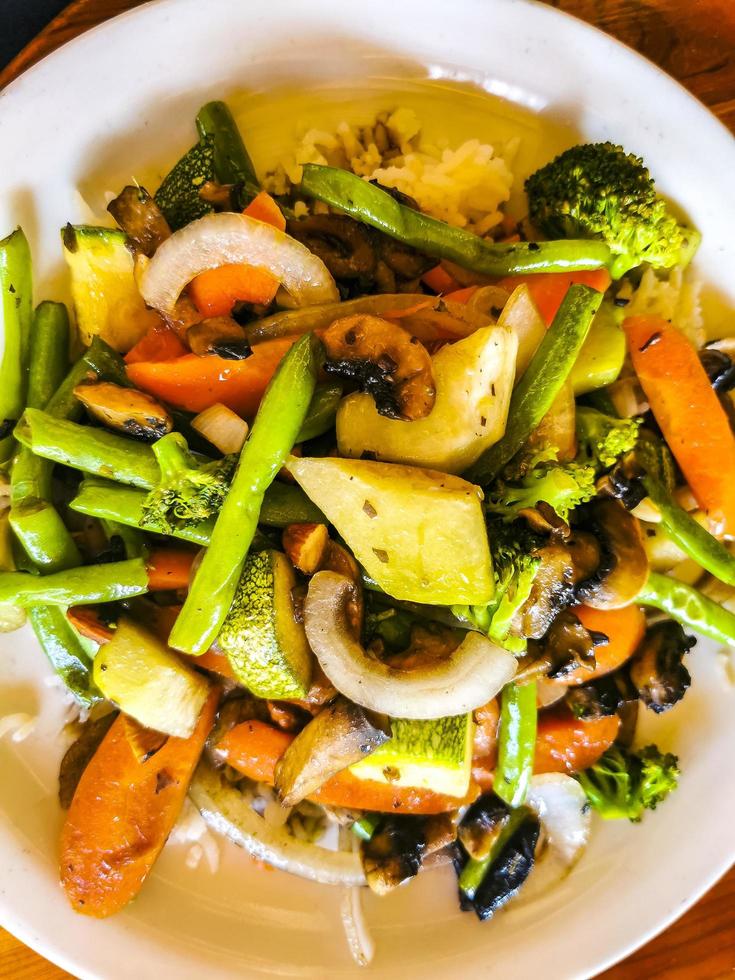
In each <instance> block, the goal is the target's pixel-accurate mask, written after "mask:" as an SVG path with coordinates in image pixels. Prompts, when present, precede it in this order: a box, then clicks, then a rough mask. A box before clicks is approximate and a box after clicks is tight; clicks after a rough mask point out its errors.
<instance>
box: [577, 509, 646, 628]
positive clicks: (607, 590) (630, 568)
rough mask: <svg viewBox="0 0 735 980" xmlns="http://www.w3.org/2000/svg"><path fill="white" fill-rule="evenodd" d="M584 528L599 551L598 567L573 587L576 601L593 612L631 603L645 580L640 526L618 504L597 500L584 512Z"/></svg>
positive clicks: (644, 555) (644, 558) (644, 553)
mask: <svg viewBox="0 0 735 980" xmlns="http://www.w3.org/2000/svg"><path fill="white" fill-rule="evenodd" d="M584 512H585V514H584V518H583V520H584V521H585V523H586V525H587V528H588V529H589V530H590V531H591V532H592V533H593V534H594V535H595V537H596V538H597V540H598V541H599V542H600V545H601V547H602V560H601V562H600V565H599V567H598V569H597V571H596V572H595V574H594V575H592V576H591V577H590V578H589V579H587V580H586V581H584V582H581V583H580V584H579V585H578V586H577V590H576V595H577V599H578V600H579V601H581V602H584V603H586V604H587V605H588V606H592V607H593V608H594V609H619V608H620V607H621V606H626V605H628V603H630V602H632V601H633V600H634V599H635V597H636V596H637V595H638V593H639V592H640V591H641V589H642V588H643V586H644V585H645V583H646V579H647V578H648V558H647V556H646V549H645V547H644V544H643V537H642V535H641V529H640V524H639V523H638V521H637V520H636V519H635V517H633V516H632V514H630V513H628V511H627V510H626V509H625V507H623V505H622V504H621V503H619V502H618V501H617V500H613V499H611V498H600V499H597V500H595V501H593V502H592V503H590V504H587V505H586V506H585V508H584Z"/></svg>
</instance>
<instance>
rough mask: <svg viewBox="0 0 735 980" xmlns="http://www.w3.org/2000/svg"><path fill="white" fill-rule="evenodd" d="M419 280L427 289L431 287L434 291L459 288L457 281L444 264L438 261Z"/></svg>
mask: <svg viewBox="0 0 735 980" xmlns="http://www.w3.org/2000/svg"><path fill="white" fill-rule="evenodd" d="M421 282H423V284H424V285H425V286H428V287H429V289H433V290H434V292H435V293H451V292H454V290H455V289H459V283H458V282H457V280H456V279H455V278H454V276H451V275H450V274H449V273H448V272H447V270H446V269H445V268H444V266H443V265H442V264H441V262H440V263H439V265H435V266H434V268H433V269H429V271H428V272H425V273H424V274H423V276H422V277H421Z"/></svg>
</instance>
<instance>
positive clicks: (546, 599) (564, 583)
mask: <svg viewBox="0 0 735 980" xmlns="http://www.w3.org/2000/svg"><path fill="white" fill-rule="evenodd" d="M535 554H536V556H537V557H538V558H539V568H538V571H537V572H536V577H535V578H534V580H533V585H532V586H531V593H530V595H529V597H528V599H527V600H526V602H525V603H524V604H523V606H522V607H521V608H520V610H519V611H518V613H517V614H516V616H515V617H514V622H513V632H514V633H516V634H517V635H519V636H525V637H528V638H530V639H540V638H541V637H542V636H544V634H545V633H546V631H547V630H548V628H549V626H551V624H552V622H553V621H554V619H555V618H556V616H557V615H558V614H559V613H560V612H561V610H562V609H565V608H566V607H567V606H568V605H570V604H571V603H572V602H573V601H574V564H573V561H572V557H571V555H570V553H569V549H568V548H566V547H565V545H564V544H563V543H562V542H560V541H552V542H550V543H549V544H547V545H544V547H542V548H539V549H538V550H537V551H536V552H535Z"/></svg>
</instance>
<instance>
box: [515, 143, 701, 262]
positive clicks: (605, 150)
mask: <svg viewBox="0 0 735 980" xmlns="http://www.w3.org/2000/svg"><path fill="white" fill-rule="evenodd" d="M526 193H527V194H528V202H529V213H530V216H531V219H532V221H533V222H534V223H535V224H536V225H537V226H538V227H539V228H540V229H541V230H542V231H543V232H544V233H545V234H547V235H549V237H552V238H559V237H561V238H602V239H603V240H604V241H605V242H606V243H607V244H608V245H609V247H610V249H611V251H612V252H613V255H614V256H615V258H614V260H613V264H612V268H611V270H610V271H611V273H612V276H613V278H615V279H617V278H619V277H620V276H622V275H624V273H626V272H627V271H628V270H629V269H633V268H635V267H636V266H639V265H641V264H642V263H644V262H647V263H649V264H650V265H651V266H653V267H654V268H657V269H669V268H671V267H672V266H675V265H684V264H686V263H687V262H688V261H689V260H690V259H691V257H692V256H693V255H694V252H695V251H696V249H697V246H698V245H699V240H700V236H699V233H698V232H696V231H693V230H692V229H690V228H684V227H683V226H681V225H680V224H679V223H678V222H677V221H676V219H675V218H674V217H673V216H672V215H671V214H670V213H669V211H668V209H667V207H666V203H665V202H664V201H663V200H662V199H661V198H660V197H658V195H657V194H656V189H655V186H654V183H653V180H652V179H651V176H650V174H649V173H648V168H647V167H646V166H645V165H644V163H643V161H642V160H641V159H640V157H636V156H634V155H633V154H631V153H626V152H625V150H624V149H623V148H622V147H620V146H615V145H614V144H613V143H589V144H586V145H584V146H573V147H572V148H571V149H569V150H566V151H565V152H564V153H562V154H560V155H559V156H558V157H557V158H556V159H555V160H552V161H551V163H547V164H546V166H545V167H542V168H541V169H540V170H537V171H536V173H535V174H532V175H531V176H530V177H529V178H528V180H527V181H526Z"/></svg>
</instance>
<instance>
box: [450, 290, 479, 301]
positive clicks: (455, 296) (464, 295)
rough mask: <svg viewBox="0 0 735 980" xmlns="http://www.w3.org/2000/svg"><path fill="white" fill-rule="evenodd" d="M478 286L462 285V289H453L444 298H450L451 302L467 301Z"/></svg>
mask: <svg viewBox="0 0 735 980" xmlns="http://www.w3.org/2000/svg"><path fill="white" fill-rule="evenodd" d="M479 288H480V287H479V286H464V287H463V288H462V289H455V291H454V292H453V293H449V294H448V295H447V296H445V297H444V298H445V299H449V300H451V301H452V302H453V303H467V302H469V301H470V300H471V299H472V297H473V296H474V295H475V293H476V292H477V290H478V289H479Z"/></svg>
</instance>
